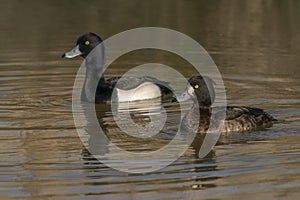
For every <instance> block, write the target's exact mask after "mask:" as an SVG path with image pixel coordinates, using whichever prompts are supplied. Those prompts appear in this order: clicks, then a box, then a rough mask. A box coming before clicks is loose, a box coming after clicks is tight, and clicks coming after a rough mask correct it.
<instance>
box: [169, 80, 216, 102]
mask: <svg viewBox="0 0 300 200" xmlns="http://www.w3.org/2000/svg"><path fill="white" fill-rule="evenodd" d="M214 84H215V83H214V81H213V80H212V79H211V78H209V77H207V76H203V77H202V76H192V77H191V78H190V79H189V80H188V84H187V86H186V90H185V91H184V92H183V93H182V94H180V95H179V96H178V97H177V99H175V98H174V99H173V101H178V102H183V101H186V100H189V99H193V100H194V102H195V103H198V105H199V107H210V106H211V105H212V104H213V102H214V100H215V90H214Z"/></svg>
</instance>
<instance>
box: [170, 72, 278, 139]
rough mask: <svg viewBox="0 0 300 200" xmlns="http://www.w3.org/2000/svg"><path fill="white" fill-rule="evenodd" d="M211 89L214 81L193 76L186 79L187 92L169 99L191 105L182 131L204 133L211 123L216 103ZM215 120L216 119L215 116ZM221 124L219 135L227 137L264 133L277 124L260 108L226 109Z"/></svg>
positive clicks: (239, 107)
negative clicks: (188, 102) (187, 102)
mask: <svg viewBox="0 0 300 200" xmlns="http://www.w3.org/2000/svg"><path fill="white" fill-rule="evenodd" d="M214 85H215V83H214V81H213V80H212V79H211V78H209V77H207V76H201V75H198V76H192V77H190V78H189V79H188V83H187V86H186V90H185V91H184V92H182V93H181V94H179V95H178V96H177V98H176V97H174V98H173V99H172V101H173V102H184V101H187V100H189V99H192V100H193V101H194V102H193V105H192V107H191V109H190V110H189V111H188V112H187V113H186V114H185V116H184V118H183V121H182V123H181V128H182V130H184V131H194V132H196V133H199V134H205V133H207V131H208V128H209V126H210V124H211V122H213V120H214V119H211V116H212V104H213V103H214V100H215V90H214ZM214 109H215V108H214ZM220 110H222V109H220ZM220 110H219V111H218V108H216V109H215V111H217V112H221V111H220ZM199 113H200V115H199ZM215 116H218V113H216V115H215ZM223 121H224V124H223V127H222V128H221V135H223V136H226V135H230V134H233V133H242V132H250V131H255V130H261V129H266V128H269V127H271V126H272V124H273V123H274V122H275V121H277V120H276V119H275V118H274V117H273V116H271V115H270V114H268V113H267V112H265V111H264V110H263V109H260V108H253V107H247V106H226V113H225V119H224V120H223Z"/></svg>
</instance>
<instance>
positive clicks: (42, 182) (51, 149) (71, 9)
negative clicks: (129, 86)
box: [0, 0, 300, 199]
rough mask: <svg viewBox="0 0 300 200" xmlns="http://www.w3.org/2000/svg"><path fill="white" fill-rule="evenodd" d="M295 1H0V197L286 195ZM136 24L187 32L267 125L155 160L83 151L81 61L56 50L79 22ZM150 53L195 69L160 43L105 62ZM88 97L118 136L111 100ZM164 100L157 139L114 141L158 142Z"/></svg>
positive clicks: (83, 26) (291, 163)
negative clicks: (134, 161) (137, 164)
mask: <svg viewBox="0 0 300 200" xmlns="http://www.w3.org/2000/svg"><path fill="white" fill-rule="evenodd" d="M299 9H300V4H299V2H298V1H263V0H251V1H250V0H245V1H239V0H232V1H224V0H221V1H220V0H212V1H210V2H207V1H198V0H187V1H181V0H175V1H169V0H166V1H158V0H154V1H151V2H150V1H128V2H126V4H125V3H123V2H121V1H89V2H88V3H86V2H85V3H82V2H79V1H78V2H77V1H75V2H72V3H71V4H70V2H69V1H57V0H54V1H35V2H30V1H29V2H28V1H16V0H11V1H3V2H2V4H1V7H0V27H1V29H0V36H1V38H2V40H1V46H0V73H1V77H0V83H1V89H0V97H1V100H0V117H1V119H0V154H1V159H0V189H1V190H0V191H1V192H0V198H1V199H9V198H20V199H31V198H35V199H47V198H54V199H57V198H68V199H72V198H74V199H78V198H84V199H88V198H93V199H233V198H236V199H255V198H256V199H276V198H283V199H297V198H298V197H299V184H300V183H299V180H300V165H299V152H300V147H299V144H300V142H299V130H300V129H299V127H300V126H299V125H300V121H299V116H300V112H299V106H300V100H299V99H300V95H299V91H300V88H299V86H300V82H299V80H300V79H299V63H300V60H299V58H300V57H299V56H298V55H299V53H300V48H299V41H300V34H299V33H300V26H299V23H298V21H299V19H300V12H299ZM142 26H161V27H165V28H172V29H175V30H178V31H181V32H183V33H185V34H187V35H189V36H191V37H192V38H194V39H195V40H197V41H198V42H199V43H200V44H201V45H203V46H204V47H205V48H206V49H207V50H208V52H209V53H210V54H211V56H212V57H213V59H214V61H215V62H216V64H217V65H218V67H219V69H220V71H221V73H222V75H223V78H224V81H225V85H226V87H227V91H226V92H227V97H228V103H229V104H235V105H249V106H254V107H261V108H264V109H266V110H267V111H269V112H270V114H272V115H274V116H275V117H276V118H277V119H280V120H282V119H284V120H285V121H284V122H283V123H279V124H275V125H274V127H273V128H272V129H270V130H266V131H258V132H253V133H249V134H244V135H240V136H235V137H237V138H235V137H233V138H224V140H225V141H224V143H225V144H226V145H217V146H216V147H215V148H214V150H213V152H212V153H211V154H209V155H208V156H207V157H206V158H204V159H198V158H196V157H195V155H196V154H197V153H195V152H197V149H199V148H198V146H199V144H193V145H192V146H191V147H190V148H189V149H188V150H187V151H186V153H185V154H184V155H183V156H181V157H180V158H179V159H178V160H177V161H175V162H173V163H172V164H171V165H169V166H168V167H166V168H164V169H161V170H160V171H157V172H152V173H147V174H146V173H145V174H126V173H121V172H118V171H116V170H114V169H111V168H108V167H107V166H105V165H103V164H101V163H100V162H99V161H98V160H94V159H93V157H92V156H91V155H89V154H88V153H87V152H86V150H83V149H84V147H83V145H82V143H81V141H80V139H79V138H78V135H77V133H76V130H75V127H74V121H73V118H72V112H71V101H72V100H71V93H72V89H73V88H72V86H73V83H74V78H75V74H76V71H77V70H78V67H79V66H80V62H81V61H80V60H73V61H65V60H64V61H62V60H60V55H61V53H62V52H65V51H67V50H68V49H69V48H70V47H71V46H73V41H74V40H75V39H76V37H77V35H80V34H82V33H85V32H88V31H93V32H96V33H98V34H99V35H101V36H103V37H104V39H105V38H107V37H109V36H111V35H114V34H116V33H119V32H121V31H124V30H126V29H130V28H136V27H142ZM174 42H176V41H174ZM186 51H188V52H190V53H193V49H189V48H188V47H186ZM108 59H109V58H108ZM153 60H154V61H155V62H156V63H162V64H166V65H169V66H172V67H174V68H175V69H177V70H179V71H180V72H181V73H183V74H184V75H185V76H186V77H190V76H191V75H194V73H195V72H194V70H192V69H191V68H190V65H189V64H188V63H187V62H186V61H184V60H183V59H178V58H176V57H175V58H174V55H171V54H165V53H161V52H159V53H157V54H148V52H142V53H141V54H133V55H132V56H131V57H129V58H128V57H127V58H124V59H120V60H118V61H117V62H115V63H114V65H113V66H111V67H110V68H109V71H107V72H105V73H107V74H109V75H113V76H115V75H121V74H123V73H125V72H127V71H128V70H129V69H130V68H131V67H133V66H136V65H137V64H140V63H149V62H153ZM173 106H174V107H173ZM96 107H97V108H96V110H97V115H98V118H99V119H102V121H100V123H102V124H103V127H105V126H106V127H107V132H108V134H109V135H110V136H111V137H110V138H111V139H113V140H115V141H116V142H117V140H118V134H116V133H119V131H120V130H115V129H113V127H114V126H113V123H112V115H111V109H110V108H109V107H108V106H105V105H97V106H96ZM164 109H166V111H167V119H168V120H167V121H168V124H167V125H168V126H169V127H170V129H168V130H166V129H165V128H163V131H162V134H160V135H157V136H156V138H155V139H156V140H157V141H160V142H158V143H157V144H156V143H155V144H154V145H152V144H151V145H150V144H149V143H148V141H147V140H146V139H140V140H141V141H143V140H145V141H147V142H144V143H142V142H140V141H139V144H140V146H136V145H135V143H133V142H132V141H128V142H123V143H121V142H119V144H120V145H121V146H122V148H127V149H129V150H134V149H135V148H137V149H138V148H140V149H141V150H145V151H147V150H149V149H151V148H159V147H160V145H163V144H165V143H168V141H169V140H170V139H171V138H172V136H173V135H174V133H175V132H176V130H177V127H178V119H179V118H178V113H176V109H177V107H176V105H164ZM133 118H134V117H133ZM137 118H138V119H139V120H140V118H143V117H142V116H141V115H138V116H137ZM114 130H115V131H114ZM124 138H125V136H124ZM122 139H123V136H120V139H119V141H121V140H122ZM125 139H128V137H127V138H125ZM87 140H88V138H87ZM128 140H129V139H128ZM196 141H201V139H198V140H196ZM102 142H104V143H105V142H106V141H105V140H102ZM134 142H135V141H134ZM104 146H105V145H104ZM107 151H108V149H103V152H107ZM258 185H259V187H258ZM193 188H195V189H193ZM198 189H199V190H198Z"/></svg>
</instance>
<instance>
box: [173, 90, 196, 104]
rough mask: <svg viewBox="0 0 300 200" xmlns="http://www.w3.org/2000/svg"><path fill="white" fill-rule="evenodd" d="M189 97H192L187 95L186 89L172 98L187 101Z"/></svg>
mask: <svg viewBox="0 0 300 200" xmlns="http://www.w3.org/2000/svg"><path fill="white" fill-rule="evenodd" d="M191 98H192V97H191V96H190V95H189V93H188V92H187V91H184V92H183V93H181V94H180V95H178V96H176V98H174V99H173V101H177V102H184V101H187V100H189V99H191Z"/></svg>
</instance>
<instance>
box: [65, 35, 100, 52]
mask: <svg viewBox="0 0 300 200" xmlns="http://www.w3.org/2000/svg"><path fill="white" fill-rule="evenodd" d="M100 43H102V39H101V38H100V37H99V36H98V35H97V34H95V33H85V34H83V35H82V36H80V37H79V38H78V39H77V42H76V46H75V47H74V48H73V49H72V50H71V51H69V52H67V53H64V54H63V55H62V57H66V58H73V57H76V56H79V55H80V56H82V57H83V58H86V57H87V55H88V54H89V53H90V52H91V51H92V50H93V49H94V48H95V47H96V46H97V45H98V44H100Z"/></svg>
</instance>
